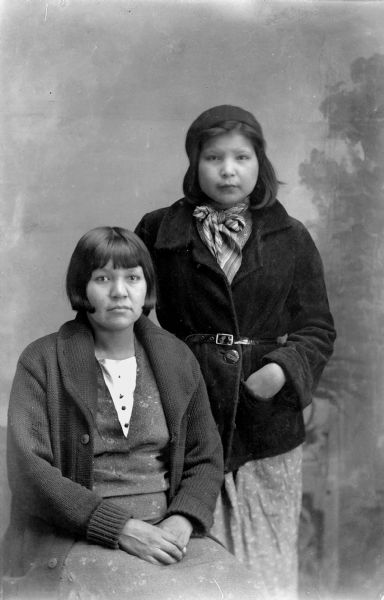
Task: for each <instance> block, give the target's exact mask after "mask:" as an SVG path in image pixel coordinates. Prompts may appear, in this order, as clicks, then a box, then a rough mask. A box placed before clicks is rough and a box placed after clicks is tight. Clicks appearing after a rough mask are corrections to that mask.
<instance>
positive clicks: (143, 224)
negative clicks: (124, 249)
mask: <svg viewBox="0 0 384 600" xmlns="http://www.w3.org/2000/svg"><path fill="white" fill-rule="evenodd" d="M188 206H190V204H189V202H188V200H186V198H180V199H179V200H177V201H176V202H174V203H173V204H171V205H170V206H165V207H163V208H158V209H156V210H153V211H151V212H148V213H146V214H145V215H144V216H143V217H142V219H141V221H140V222H139V224H138V226H137V227H136V230H135V231H136V233H138V234H139V235H140V232H141V231H142V230H143V229H144V230H145V229H147V230H151V229H154V228H155V229H157V228H158V227H159V226H160V224H161V223H162V221H163V220H164V218H165V217H168V216H172V215H174V214H177V213H179V212H182V211H183V210H184V209H185V208H186V207H188Z"/></svg>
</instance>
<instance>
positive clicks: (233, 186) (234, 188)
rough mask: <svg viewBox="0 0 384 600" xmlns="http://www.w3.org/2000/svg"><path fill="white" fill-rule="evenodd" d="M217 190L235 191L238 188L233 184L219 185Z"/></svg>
mask: <svg viewBox="0 0 384 600" xmlns="http://www.w3.org/2000/svg"><path fill="white" fill-rule="evenodd" d="M219 188H220V189H221V190H236V189H237V188H238V186H237V185H235V184H234V183H223V184H221V185H219Z"/></svg>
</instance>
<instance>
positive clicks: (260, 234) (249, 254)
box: [232, 201, 291, 285]
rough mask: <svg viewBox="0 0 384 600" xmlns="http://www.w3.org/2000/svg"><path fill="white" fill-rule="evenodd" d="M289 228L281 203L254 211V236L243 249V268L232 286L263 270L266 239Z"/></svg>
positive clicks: (286, 214)
mask: <svg viewBox="0 0 384 600" xmlns="http://www.w3.org/2000/svg"><path fill="white" fill-rule="evenodd" d="M287 227H291V221H290V217H289V216H288V213H287V212H286V210H285V208H284V207H283V206H282V204H280V202H279V201H276V202H275V204H273V205H272V206H271V207H269V208H265V209H261V210H253V211H252V234H251V236H250V238H249V239H248V240H247V243H246V244H245V246H244V248H243V252H242V261H241V266H240V269H239V270H238V272H237V273H236V276H235V278H234V280H233V284H232V285H236V283H238V282H239V281H241V280H242V279H244V278H245V277H249V275H251V273H253V272H255V271H257V270H258V269H262V267H263V243H264V238H265V237H266V236H267V235H269V234H270V233H274V232H276V231H281V230H283V229H286V228H287Z"/></svg>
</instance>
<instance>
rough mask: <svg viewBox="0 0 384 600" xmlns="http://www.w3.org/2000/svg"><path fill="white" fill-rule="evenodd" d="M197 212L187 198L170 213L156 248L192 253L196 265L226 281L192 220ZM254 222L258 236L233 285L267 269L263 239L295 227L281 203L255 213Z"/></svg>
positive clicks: (253, 237) (250, 242) (251, 241)
mask: <svg viewBox="0 0 384 600" xmlns="http://www.w3.org/2000/svg"><path fill="white" fill-rule="evenodd" d="M194 208H195V207H194V205H193V204H191V203H190V202H188V200H186V198H182V199H181V200H178V201H177V202H175V203H174V204H172V206H170V207H169V208H168V209H166V211H165V215H164V218H163V219H162V221H161V224H160V227H159V230H158V235H157V238H156V243H155V248H156V249H157V250H175V251H177V250H180V251H181V250H186V251H187V252H188V251H189V252H191V254H192V258H193V260H194V261H195V262H196V263H200V264H204V265H205V266H207V267H208V268H209V269H211V270H212V271H215V272H216V273H217V274H218V275H219V276H221V277H223V272H222V270H221V269H220V267H219V266H218V264H217V261H216V260H215V258H214V257H213V255H212V254H211V253H210V252H207V249H206V246H205V244H204V243H203V242H202V240H201V239H200V236H199V234H198V232H197V229H196V227H195V224H194V218H193V216H192V213H193V210H194ZM252 219H253V231H254V235H251V237H250V239H249V240H248V241H247V243H246V244H245V246H244V248H243V260H242V264H241V267H240V269H239V271H238V272H237V274H236V276H235V278H234V280H233V285H235V284H236V282H238V281H240V280H241V279H243V278H244V277H247V276H248V275H249V274H250V273H252V272H254V271H255V270H257V269H259V268H261V267H262V266H263V258H262V239H263V238H264V237H266V236H267V235H269V234H270V233H274V232H276V231H281V230H283V229H287V228H288V227H291V225H292V220H291V217H290V216H289V215H288V213H287V211H286V210H285V208H284V207H283V205H282V204H281V203H280V202H279V201H278V200H276V202H275V203H274V204H273V205H272V206H271V207H269V208H265V209H261V210H254V211H252Z"/></svg>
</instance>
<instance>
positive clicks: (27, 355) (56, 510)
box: [7, 346, 129, 548]
mask: <svg viewBox="0 0 384 600" xmlns="http://www.w3.org/2000/svg"><path fill="white" fill-rule="evenodd" d="M54 351H55V350H54V347H49V348H48V352H51V353H54ZM52 380H53V377H52V374H51V373H50V372H49V368H48V365H47V361H44V357H43V353H40V352H39V351H38V350H37V351H36V347H35V346H34V347H33V348H32V351H31V350H28V349H27V351H25V352H24V353H23V355H22V357H21V359H20V360H19V363H18V366H17V371H16V375H15V378H14V382H13V386H12V391H11V398H10V404H9V413H8V444H7V461H8V475H9V483H10V488H11V491H12V496H13V499H12V501H13V505H14V507H15V509H16V510H17V511H18V512H19V513H22V514H23V515H24V517H27V518H28V517H29V518H31V517H32V518H37V519H39V520H41V521H45V522H46V523H48V524H49V525H52V526H54V527H55V528H57V529H61V530H62V531H64V532H65V533H66V534H69V535H73V536H75V537H77V538H83V539H87V540H88V541H91V542H93V543H98V544H102V545H105V546H109V547H112V548H115V547H117V541H118V535H119V533H120V530H121V529H122V527H123V526H124V524H125V522H126V521H127V518H129V515H127V514H126V513H125V512H124V511H122V510H120V509H119V508H117V507H115V506H114V505H113V504H112V503H110V502H108V501H104V500H103V499H102V498H100V497H99V496H97V494H95V493H94V492H92V491H91V490H90V489H87V488H86V487H85V486H84V485H81V484H80V483H76V481H74V480H72V479H71V478H69V477H65V476H64V475H63V470H64V469H65V468H67V469H68V462H70V461H71V459H72V461H73V458H74V454H75V453H77V448H72V450H71V451H70V452H69V454H68V456H63V455H62V454H63V453H62V452H61V450H60V439H59V438H60V435H62V434H60V430H59V427H58V413H59V412H60V411H63V412H64V407H63V406H61V405H60V401H59V399H58V398H57V395H56V394H55V393H54V391H53V388H54V383H53V381H52ZM61 400H62V399H61ZM55 404H56V405H57V408H56V409H53V408H52V405H55ZM49 405H50V409H49V408H48V406H49ZM55 415H56V419H55ZM72 425H73V427H74V424H72ZM66 433H67V435H68V438H70V436H71V434H72V433H73V432H71V431H68V432H66ZM72 439H73V436H72ZM79 446H81V444H79ZM78 450H79V451H80V448H79V449H78ZM79 461H80V458H79ZM83 466H84V465H83ZM85 466H87V465H85ZM87 476H88V475H87Z"/></svg>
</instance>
